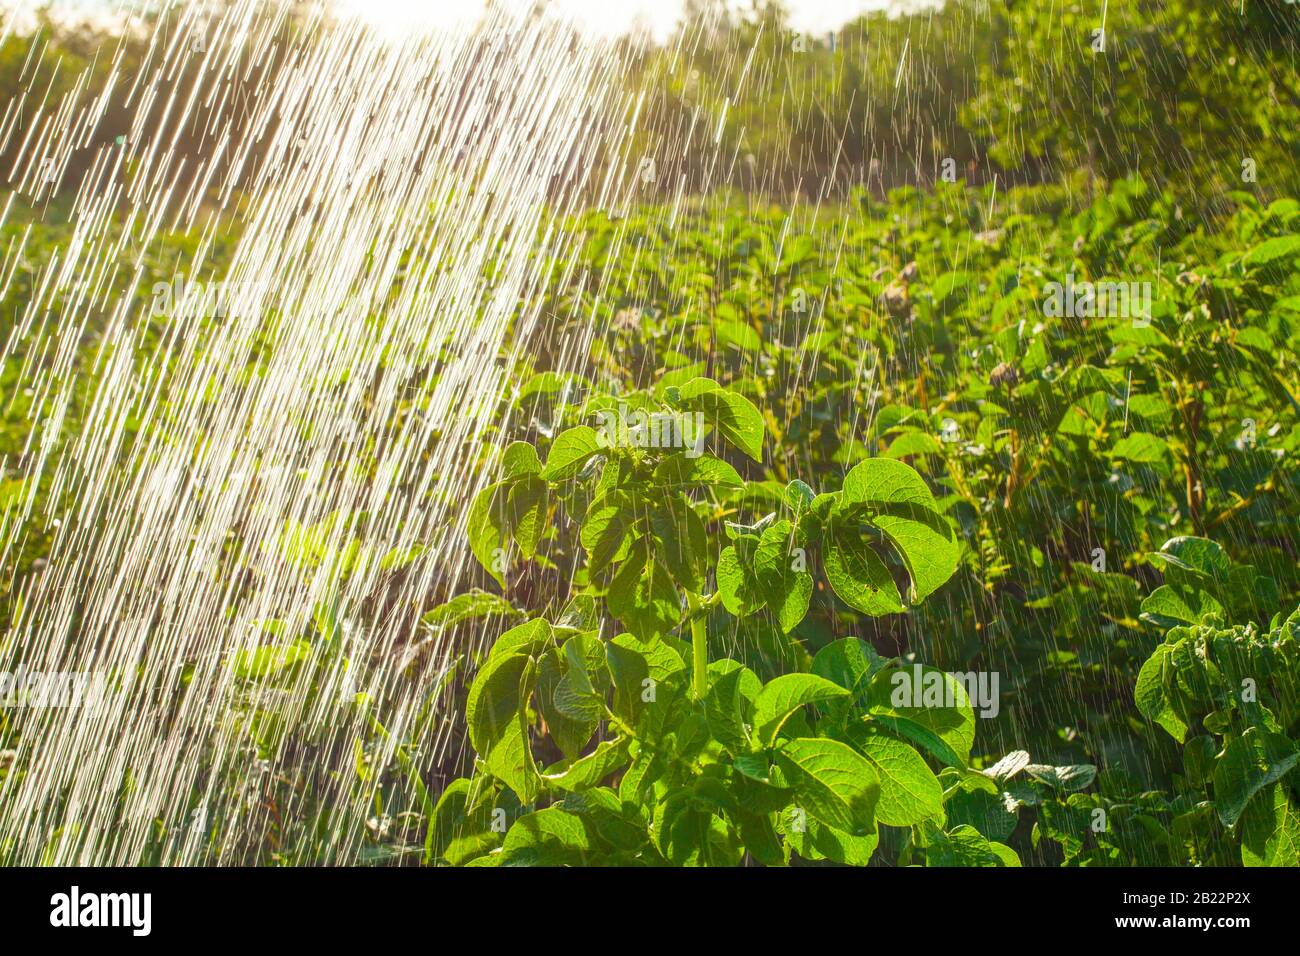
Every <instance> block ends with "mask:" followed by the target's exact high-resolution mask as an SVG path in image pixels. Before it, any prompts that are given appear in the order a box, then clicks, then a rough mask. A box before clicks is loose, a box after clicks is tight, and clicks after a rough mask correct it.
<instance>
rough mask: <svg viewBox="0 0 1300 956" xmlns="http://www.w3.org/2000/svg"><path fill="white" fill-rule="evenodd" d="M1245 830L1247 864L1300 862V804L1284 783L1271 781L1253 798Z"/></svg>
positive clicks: (1243, 820)
mask: <svg viewBox="0 0 1300 956" xmlns="http://www.w3.org/2000/svg"><path fill="white" fill-rule="evenodd" d="M1241 831H1242V834H1241V861H1242V863H1243V864H1244V865H1246V866H1300V806H1296V804H1295V803H1293V802H1292V800H1291V797H1290V795H1289V794H1288V792H1287V787H1286V786H1285V785H1284V784H1282V783H1274V784H1270V785H1269V786H1267V787H1265V788H1263V789H1262V790H1260V791H1259V793H1257V794H1256V795H1255V796H1254V798H1252V799H1251V800H1250V802H1249V803H1248V804H1247V805H1246V809H1245V811H1244V812H1243V813H1242V815H1241Z"/></svg>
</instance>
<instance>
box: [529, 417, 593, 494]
mask: <svg viewBox="0 0 1300 956" xmlns="http://www.w3.org/2000/svg"><path fill="white" fill-rule="evenodd" d="M602 450H603V449H602V448H601V445H600V441H599V440H598V436H597V435H596V430H595V429H594V428H591V427H589V426H587V425H577V426H575V427H574V428H570V429H568V430H567V431H563V432H561V433H560V434H559V435H557V436H556V437H555V441H553V442H552V443H551V451H550V454H548V455H547V456H546V467H545V468H543V469H542V477H543V478H544V479H546V480H547V481H561V480H563V479H566V478H572V477H573V476H574V475H576V474H577V473H578V472H579V471H581V470H582V466H583V465H585V464H586V463H587V459H588V458H590V457H591V456H592V455H595V454H598V453H599V452H601V451H602Z"/></svg>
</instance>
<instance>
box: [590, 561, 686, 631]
mask: <svg viewBox="0 0 1300 956" xmlns="http://www.w3.org/2000/svg"><path fill="white" fill-rule="evenodd" d="M606 603H607V604H608V606H609V611H610V613H611V614H613V615H614V617H616V618H618V620H620V621H622V622H623V626H624V627H626V628H627V629H628V630H629V631H631V632H632V633H633V634H634V635H636V636H637V637H639V638H641V639H642V640H649V639H650V638H652V637H654V636H656V635H659V634H666V633H668V632H669V631H671V630H672V629H673V628H674V627H676V626H677V621H678V620H679V619H680V617H681V602H680V599H679V597H678V594H677V588H676V586H675V585H674V584H673V579H672V576H671V575H670V574H669V573H668V570H667V569H666V568H664V567H663V565H661V564H660V563H659V562H658V561H656V560H655V559H654V558H650V559H649V560H643V559H638V558H637V557H636V556H634V557H632V558H629V559H628V560H627V561H625V562H623V566H622V567H621V568H619V570H618V573H617V574H616V575H614V580H613V581H612V582H610V585H609V593H608V595H607V596H606Z"/></svg>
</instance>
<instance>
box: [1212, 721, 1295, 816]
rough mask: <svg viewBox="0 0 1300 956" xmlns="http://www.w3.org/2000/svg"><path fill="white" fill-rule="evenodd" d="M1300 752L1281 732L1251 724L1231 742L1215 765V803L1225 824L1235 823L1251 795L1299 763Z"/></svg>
mask: <svg viewBox="0 0 1300 956" xmlns="http://www.w3.org/2000/svg"><path fill="white" fill-rule="evenodd" d="M1297 759H1300V753H1297V751H1296V745H1295V744H1294V743H1293V742H1292V741H1290V740H1288V739H1287V738H1286V737H1283V736H1282V735H1281V734H1272V733H1268V732H1267V731H1263V730H1260V729H1259V728H1257V727H1251V728H1250V729H1249V730H1247V731H1246V732H1245V733H1244V734H1242V735H1241V736H1240V737H1238V738H1236V739H1235V740H1233V741H1232V742H1231V743H1229V744H1228V746H1227V747H1226V748H1224V751H1223V753H1222V754H1220V755H1219V759H1218V762H1217V764H1216V766H1215V768H1214V803H1215V806H1216V807H1217V808H1218V811H1219V819H1220V820H1222V821H1223V824H1224V826H1232V825H1233V824H1234V823H1236V822H1237V818H1238V817H1240V816H1241V814H1242V811H1244V810H1245V809H1246V804H1247V803H1249V802H1250V798H1251V797H1253V796H1254V795H1255V794H1257V793H1259V791H1260V790H1262V789H1263V788H1264V787H1266V786H1268V785H1269V784H1270V783H1274V782H1276V781H1278V780H1280V779H1282V777H1284V776H1285V775H1286V774H1288V773H1289V772H1290V771H1291V769H1292V768H1293V767H1294V766H1295V765H1296V760H1297Z"/></svg>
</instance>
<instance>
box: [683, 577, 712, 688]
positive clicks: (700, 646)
mask: <svg viewBox="0 0 1300 956" xmlns="http://www.w3.org/2000/svg"><path fill="white" fill-rule="evenodd" d="M704 606H705V605H704V603H703V602H702V601H700V598H699V595H696V594H692V593H690V592H689V591H687V592H686V607H687V610H688V611H689V612H690V615H691V652H692V653H691V657H692V673H691V688H692V690H693V692H694V694H695V696H696V698H697V699H699V700H703V699H704V695H705V694H707V693H708V692H709V628H708V623H707V621H706V619H705V615H704Z"/></svg>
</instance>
